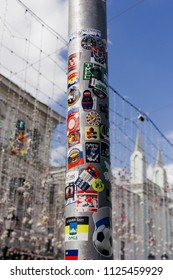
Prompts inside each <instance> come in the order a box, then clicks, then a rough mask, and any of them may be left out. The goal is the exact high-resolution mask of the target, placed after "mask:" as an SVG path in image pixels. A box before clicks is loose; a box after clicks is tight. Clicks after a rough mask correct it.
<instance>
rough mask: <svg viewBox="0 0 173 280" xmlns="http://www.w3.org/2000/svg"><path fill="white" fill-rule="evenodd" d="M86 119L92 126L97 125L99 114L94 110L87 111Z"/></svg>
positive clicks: (99, 120) (99, 119) (99, 121)
mask: <svg viewBox="0 0 173 280" xmlns="http://www.w3.org/2000/svg"><path fill="white" fill-rule="evenodd" d="M86 120H87V123H88V124H89V125H92V126H99V124H100V123H101V118H100V115H99V114H98V113H97V112H95V111H92V112H89V113H88V114H87V116H86Z"/></svg>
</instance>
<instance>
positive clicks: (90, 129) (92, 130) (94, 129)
mask: <svg viewBox="0 0 173 280" xmlns="http://www.w3.org/2000/svg"><path fill="white" fill-rule="evenodd" d="M85 140H100V134H99V127H98V126H85Z"/></svg>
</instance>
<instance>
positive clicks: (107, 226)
mask: <svg viewBox="0 0 173 280" xmlns="http://www.w3.org/2000/svg"><path fill="white" fill-rule="evenodd" d="M110 217H111V209H110V208H109V207H102V208H100V209H98V212H96V213H94V214H93V220H94V224H95V231H94V233H93V238H92V240H93V245H94V247H95V249H96V251H97V252H98V253H100V254H101V255H102V256H104V257H111V256H112V253H113V250H112V227H111V219H110Z"/></svg>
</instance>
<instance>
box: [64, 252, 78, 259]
mask: <svg viewBox="0 0 173 280" xmlns="http://www.w3.org/2000/svg"><path fill="white" fill-rule="evenodd" d="M65 260H78V250H65Z"/></svg>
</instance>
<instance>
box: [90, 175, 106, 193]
mask: <svg viewBox="0 0 173 280" xmlns="http://www.w3.org/2000/svg"><path fill="white" fill-rule="evenodd" d="M92 188H93V189H94V190H95V191H96V192H102V191H103V190H104V184H103V182H102V180H101V179H99V178H97V179H96V180H95V181H94V182H93V183H92Z"/></svg>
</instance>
